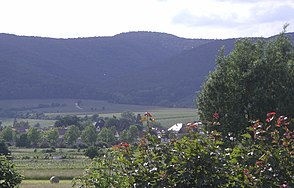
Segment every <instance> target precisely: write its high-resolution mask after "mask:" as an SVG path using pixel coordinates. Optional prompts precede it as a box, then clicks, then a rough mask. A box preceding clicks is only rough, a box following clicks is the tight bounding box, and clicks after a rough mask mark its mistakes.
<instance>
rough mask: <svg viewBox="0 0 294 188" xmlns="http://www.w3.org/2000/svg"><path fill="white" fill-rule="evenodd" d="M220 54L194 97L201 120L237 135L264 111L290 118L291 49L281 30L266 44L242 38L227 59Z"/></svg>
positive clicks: (292, 98) (293, 105)
mask: <svg viewBox="0 0 294 188" xmlns="http://www.w3.org/2000/svg"><path fill="white" fill-rule="evenodd" d="M222 52H223V51H221V52H220V54H219V56H218V58H217V61H216V63H217V66H216V69H215V71H213V72H212V73H211V74H210V75H209V76H208V79H207V81H206V82H205V84H204V85H203V88H202V90H201V92H200V94H199V95H198V98H197V106H198V109H199V113H200V117H201V119H202V121H204V122H207V123H209V122H210V123H212V122H218V123H219V124H221V126H220V129H221V130H222V131H225V132H231V133H233V134H235V135H240V133H242V131H243V130H244V129H245V128H246V124H247V122H248V121H249V120H257V119H263V118H264V117H265V116H266V114H267V113H268V112H271V111H277V112H279V113H280V114H283V115H287V116H293V111H294V95H293V93H294V47H293V44H292V43H291V41H290V39H288V38H287V36H286V35H285V31H284V32H283V33H281V34H280V35H278V36H277V37H275V38H274V39H272V40H270V41H265V40H258V41H251V40H249V39H242V40H239V41H237V42H236V44H235V48H234V50H233V51H232V52H231V53H230V54H229V55H228V56H224V55H223V53H222ZM213 114H215V116H213Z"/></svg>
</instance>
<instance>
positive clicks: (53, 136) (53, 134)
mask: <svg viewBox="0 0 294 188" xmlns="http://www.w3.org/2000/svg"><path fill="white" fill-rule="evenodd" d="M45 136H46V140H47V141H48V142H49V143H50V145H51V146H56V144H57V140H58V136H59V135H58V131H57V130H56V129H50V130H48V131H46V133H45Z"/></svg>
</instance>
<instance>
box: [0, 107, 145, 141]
mask: <svg viewBox="0 0 294 188" xmlns="http://www.w3.org/2000/svg"><path fill="white" fill-rule="evenodd" d="M138 118H140V117H136V116H135V115H134V113H132V112H123V113H121V117H119V118H118V117H115V116H113V117H109V118H102V117H99V115H93V116H89V117H88V116H86V117H82V118H81V117H77V116H65V117H61V118H60V119H59V120H57V121H56V122H55V125H54V127H52V128H49V129H48V128H47V129H42V128H40V127H39V126H32V127H31V126H29V124H28V122H24V121H20V122H16V121H15V123H14V126H13V127H10V126H6V127H4V128H3V129H2V131H0V138H2V139H3V140H5V141H6V142H7V143H9V144H11V145H13V144H15V146H18V147H87V146H94V145H95V144H98V145H99V143H101V144H102V145H106V146H111V145H113V144H115V143H116V142H133V141H135V140H136V139H137V138H138V137H139V132H140V131H141V130H142V126H141V122H140V121H139V119H138ZM98 122H100V124H99V123H98ZM101 122H102V123H101ZM17 127H23V128H26V129H27V131H26V132H22V133H18V132H17V131H16V130H15V129H16V128H17ZM61 132H63V133H61ZM101 144H100V145H101Z"/></svg>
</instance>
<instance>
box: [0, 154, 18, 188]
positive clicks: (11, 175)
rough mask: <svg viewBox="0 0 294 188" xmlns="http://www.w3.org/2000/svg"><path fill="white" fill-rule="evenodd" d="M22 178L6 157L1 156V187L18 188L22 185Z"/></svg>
mask: <svg viewBox="0 0 294 188" xmlns="http://www.w3.org/2000/svg"><path fill="white" fill-rule="evenodd" d="M21 180H22V176H21V175H20V174H19V173H18V172H17V171H16V170H15V166H14V164H12V163H11V162H10V161H9V160H8V159H7V158H6V157H5V156H0V187H1V188H10V187H16V186H18V185H19V184H20V183H21Z"/></svg>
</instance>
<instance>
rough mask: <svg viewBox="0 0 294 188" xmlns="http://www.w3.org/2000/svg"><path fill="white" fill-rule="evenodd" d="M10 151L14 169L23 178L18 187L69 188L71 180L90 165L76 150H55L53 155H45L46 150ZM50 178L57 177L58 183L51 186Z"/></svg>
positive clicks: (88, 160)
mask: <svg viewBox="0 0 294 188" xmlns="http://www.w3.org/2000/svg"><path fill="white" fill-rule="evenodd" d="M10 150H11V151H12V158H13V163H14V164H15V166H16V169H17V170H18V171H19V172H20V173H21V174H22V175H23V177H24V180H23V182H22V184H21V186H20V187H47V186H48V187H71V182H72V179H73V178H74V177H76V176H79V175H82V174H83V171H84V169H85V168H86V167H87V166H88V165H89V164H90V163H91V160H90V159H88V158H87V157H85V156H84V151H83V150H78V149H64V148H57V149H56V151H55V152H53V153H46V150H47V149H46V148H44V149H26V148H11V149H10ZM52 176H57V177H59V178H60V183H59V184H54V185H52V184H51V183H50V182H49V179H50V177H52ZM49 185H50V186H49Z"/></svg>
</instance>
